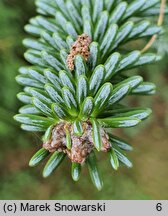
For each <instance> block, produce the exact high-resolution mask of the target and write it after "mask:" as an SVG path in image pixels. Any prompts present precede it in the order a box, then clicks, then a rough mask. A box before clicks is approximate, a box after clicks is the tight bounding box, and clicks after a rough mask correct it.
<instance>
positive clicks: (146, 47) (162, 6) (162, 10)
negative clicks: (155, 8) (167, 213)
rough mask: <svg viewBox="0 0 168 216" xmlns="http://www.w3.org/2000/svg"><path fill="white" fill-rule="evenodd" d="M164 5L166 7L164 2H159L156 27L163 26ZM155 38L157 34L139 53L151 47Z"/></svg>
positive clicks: (163, 0)
mask: <svg viewBox="0 0 168 216" xmlns="http://www.w3.org/2000/svg"><path fill="white" fill-rule="evenodd" d="M165 5H166V0H161V5H160V14H159V18H158V22H157V25H158V26H161V25H162V24H163V20H164V8H165ZM157 36H158V35H157V34H155V35H153V36H152V38H151V39H150V40H149V42H148V43H147V44H146V46H145V47H144V48H143V49H142V50H141V53H144V52H146V51H147V50H148V49H149V48H150V47H151V46H152V45H153V43H154V42H155V40H156V38H157Z"/></svg>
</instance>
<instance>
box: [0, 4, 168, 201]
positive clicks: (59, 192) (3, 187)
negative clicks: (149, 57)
mask: <svg viewBox="0 0 168 216" xmlns="http://www.w3.org/2000/svg"><path fill="white" fill-rule="evenodd" d="M35 14H36V13H35V6H34V3H33V0H24V1H23V0H1V1H0V15H1V18H0V199H2V200H3V199H119V200H120V199H168V55H167V53H168V31H167V33H166V34H165V36H164V37H162V38H161V42H157V43H155V46H157V49H158V51H159V52H160V53H162V54H163V55H164V58H163V60H162V61H161V62H160V63H159V64H157V65H153V66H146V67H143V68H140V69H139V71H138V73H139V74H141V75H142V76H143V77H144V79H145V80H148V81H151V82H155V83H156V84H157V94H156V95H155V96H152V97H144V96H140V97H138V100H137V97H133V98H131V99H129V103H131V104H133V105H135V106H146V107H151V108H152V109H153V115H152V116H151V117H150V118H149V119H148V120H146V121H145V122H144V123H142V124H141V125H140V126H138V127H136V128H135V129H134V128H133V129H127V130H121V131H119V130H115V133H119V134H120V135H121V136H122V137H123V138H125V139H126V140H127V141H129V142H130V143H131V144H132V145H133V147H134V151H133V152H131V153H129V156H130V158H131V160H132V162H133V164H134V167H133V168H132V169H127V168H125V167H123V168H120V169H119V171H117V172H115V171H114V170H113V169H112V168H111V165H110V162H109V159H108V157H107V155H106V154H101V155H99V157H98V160H99V167H100V171H101V173H102V176H103V180H104V188H103V190H102V191H101V192H98V191H97V190H96V189H95V188H94V187H93V185H92V183H91V181H90V177H89V175H88V171H87V169H86V168H84V169H83V171H82V175H81V179H80V181H79V182H78V183H74V182H73V181H72V179H71V174H70V163H69V161H68V159H66V160H64V162H63V164H62V165H61V166H60V167H59V168H58V169H57V170H56V171H55V173H54V174H53V175H52V176H51V177H49V178H48V179H43V178H42V174H41V172H42V167H43V166H44V164H41V165H40V166H38V167H35V168H29V167H28V162H29V159H30V158H31V156H32V155H33V154H34V153H35V152H36V150H38V149H39V148H40V146H41V141H40V137H39V136H38V135H37V134H33V133H27V132H24V131H22V130H21V129H20V128H19V126H18V124H16V122H15V121H14V120H13V118H12V117H13V115H14V114H16V113H17V110H18V108H19V107H20V106H21V104H20V102H19V101H18V100H17V98H16V94H17V93H18V92H19V91H20V90H21V87H20V86H19V85H18V84H17V83H16V81H15V76H16V75H17V74H18V68H19V67H20V66H21V65H24V64H26V62H25V61H24V59H23V52H24V51H25V49H24V48H23V46H22V43H21V41H22V39H23V38H24V37H25V36H26V33H25V32H24V30H23V26H24V25H25V24H26V23H27V22H28V19H29V18H30V17H32V16H34V15H35ZM166 19H167V18H166ZM136 73H137V71H136Z"/></svg>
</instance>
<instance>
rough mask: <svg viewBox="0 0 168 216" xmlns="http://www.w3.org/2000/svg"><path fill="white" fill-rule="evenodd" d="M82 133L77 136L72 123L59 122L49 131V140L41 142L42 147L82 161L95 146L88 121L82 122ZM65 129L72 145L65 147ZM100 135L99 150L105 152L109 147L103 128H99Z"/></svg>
mask: <svg viewBox="0 0 168 216" xmlns="http://www.w3.org/2000/svg"><path fill="white" fill-rule="evenodd" d="M82 128H83V134H82V135H81V136H77V135H75V134H74V130H73V125H72V124H70V123H63V122H62V123H59V124H58V125H56V126H55V127H54V128H53V130H52V133H51V138H50V140H49V141H47V142H45V143H44V144H43V147H44V148H45V149H47V150H48V151H50V152H54V151H59V152H64V153H65V154H67V155H68V157H69V158H70V160H71V161H72V162H76V163H80V164H82V163H84V162H85V160H86V158H87V156H88V155H89V154H90V152H91V151H92V150H93V149H94V148H95V147H94V142H93V138H92V125H91V123H90V122H83V123H82ZM66 130H68V131H69V133H70V139H71V143H72V146H71V148H70V149H69V148H67V145H66ZM100 134H101V137H102V149H101V151H104V152H107V151H108V150H109V149H110V143H109V137H108V135H107V134H106V132H105V130H104V129H103V128H101V129H100Z"/></svg>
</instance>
